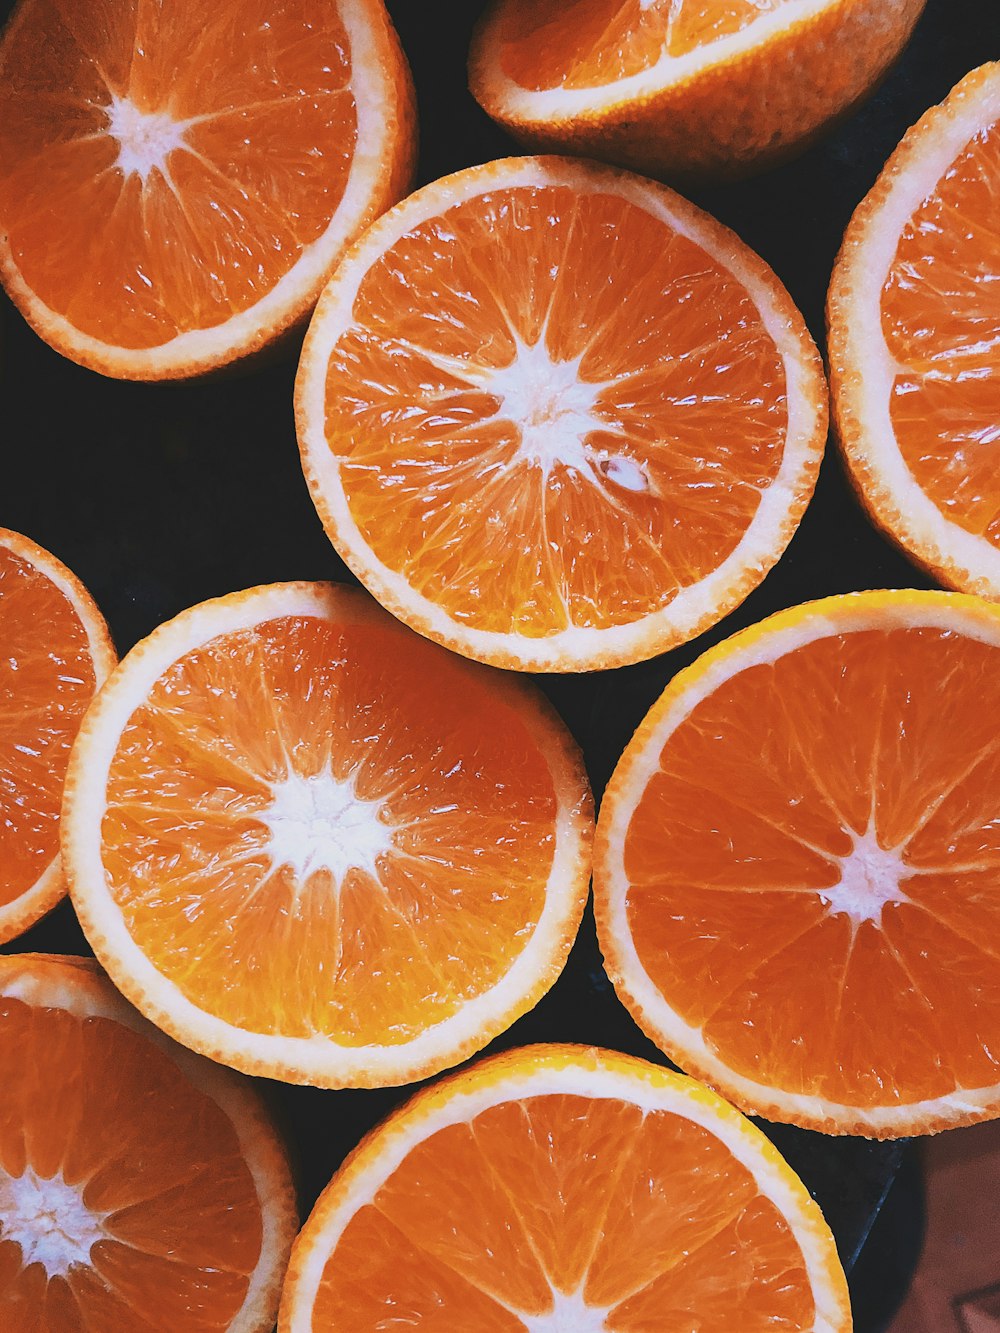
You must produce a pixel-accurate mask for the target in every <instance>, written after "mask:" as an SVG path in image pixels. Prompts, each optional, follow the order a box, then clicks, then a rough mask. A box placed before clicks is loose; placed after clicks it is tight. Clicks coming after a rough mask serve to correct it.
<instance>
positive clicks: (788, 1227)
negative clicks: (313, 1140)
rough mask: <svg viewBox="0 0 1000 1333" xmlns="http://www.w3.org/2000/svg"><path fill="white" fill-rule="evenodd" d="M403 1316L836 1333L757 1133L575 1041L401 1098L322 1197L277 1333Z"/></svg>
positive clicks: (811, 1240)
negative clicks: (573, 1044)
mask: <svg viewBox="0 0 1000 1333" xmlns="http://www.w3.org/2000/svg"><path fill="white" fill-rule="evenodd" d="M721 1275H725V1280H724V1281H722V1280H720V1278H721ZM401 1314H403V1315H404V1317H405V1318H407V1319H408V1320H410V1321H411V1322H413V1323H415V1324H416V1323H419V1325H420V1327H421V1328H424V1327H427V1328H431V1329H440V1330H442V1331H443V1330H445V1329H458V1328H462V1329H465V1328H470V1329H471V1328H476V1329H484V1330H489V1331H490V1333H525V1330H528V1331H529V1333H556V1330H560V1329H572V1330H573V1333H590V1330H594V1333H597V1330H607V1333H641V1331H642V1330H645V1329H650V1328H653V1327H655V1328H668V1327H671V1328H672V1327H674V1326H677V1327H680V1326H682V1325H684V1326H687V1325H692V1326H693V1325H694V1324H695V1323H697V1324H698V1326H699V1327H701V1326H704V1327H712V1328H727V1327H736V1326H737V1325H738V1326H739V1328H740V1329H741V1330H746V1333H754V1330H761V1333H763V1330H764V1329H771V1328H775V1327H781V1328H786V1329H789V1330H794V1329H800V1330H806V1329H810V1330H812V1329H823V1330H827V1333H833V1330H842V1329H846V1328H848V1327H849V1316H848V1314H847V1305H846V1289H845V1287H844V1282H843V1275H842V1274H841V1273H840V1271H839V1266H838V1264H837V1260H836V1252H835V1250H834V1248H833V1242H832V1238H831V1237H830V1236H829V1233H828V1232H827V1231H826V1228H825V1227H824V1225H823V1222H822V1218H821V1217H820V1215H819V1211H818V1209H817V1208H816V1207H815V1205H814V1204H812V1202H811V1200H809V1199H808V1196H807V1195H806V1193H805V1191H804V1189H803V1188H802V1186H801V1184H800V1183H799V1182H798V1180H797V1179H796V1178H795V1176H794V1175H793V1173H792V1172H791V1171H790V1170H789V1169H788V1167H787V1166H786V1165H785V1163H784V1162H782V1160H781V1159H780V1157H778V1155H777V1153H776V1152H775V1151H774V1149H773V1148H772V1147H771V1146H770V1144H768V1143H767V1140H766V1139H764V1137H763V1135H761V1134H760V1133H759V1131H756V1130H754V1129H753V1127H752V1126H750V1125H749V1124H748V1122H746V1121H745V1120H743V1118H742V1117H741V1116H739V1115H738V1114H737V1113H735V1112H734V1111H733V1110H732V1109H731V1108H730V1107H728V1106H726V1105H725V1103H723V1102H722V1101H721V1100H720V1099H718V1098H716V1097H714V1096H712V1095H711V1094H709V1093H708V1092H707V1091H706V1090H705V1089H703V1088H701V1087H699V1085H697V1084H694V1083H692V1082H691V1081H690V1080H688V1079H683V1078H679V1077H678V1076H676V1075H673V1074H669V1073H667V1072H666V1071H663V1070H658V1069H656V1068H655V1067H653V1066H651V1065H647V1064H644V1063H643V1062H641V1061H637V1060H632V1059H629V1058H628V1057H624V1056H617V1055H612V1054H610V1053H608V1052H598V1051H593V1050H589V1051H588V1050H584V1049H582V1048H572V1047H534V1048H528V1049H525V1050H520V1051H514V1052H512V1053H511V1054H510V1055H508V1056H505V1057H500V1058H499V1059H494V1060H489V1061H484V1062H482V1063H481V1064H479V1065H478V1066H474V1067H473V1068H472V1069H471V1070H469V1071H465V1072H463V1073H462V1074H460V1075H457V1076H455V1077H453V1078H451V1079H449V1080H446V1081H445V1082H444V1083H442V1084H439V1085H438V1086H437V1087H436V1088H434V1089H433V1090H432V1091H431V1092H429V1093H427V1094H424V1095H422V1096H418V1097H417V1098H415V1099H414V1101H413V1102H411V1103H410V1104H409V1106H408V1107H406V1108H404V1109H403V1110H402V1111H401V1112H398V1113H397V1114H396V1115H395V1116H394V1117H392V1118H391V1119H390V1120H389V1121H388V1122H387V1123H386V1124H385V1125H383V1126H382V1127H381V1128H379V1129H377V1130H375V1131H374V1132H373V1134H372V1135H371V1136H370V1137H369V1138H368V1140H366V1142H365V1143H364V1144H362V1146H361V1148H360V1149H359V1150H357V1152H356V1153H355V1154H354V1155H353V1156H352V1157H351V1158H350V1159H349V1160H348V1162H347V1164H346V1165H345V1166H344V1168H342V1170H341V1172H339V1173H338V1175H337V1176H335V1177H334V1180H333V1181H332V1182H331V1184H330V1186H329V1187H328V1189H327V1190H326V1191H325V1192H324V1194H323V1195H322V1196H321V1198H320V1200H319V1203H318V1204H317V1206H316V1209H315V1211H314V1212H313V1215H312V1216H311V1217H310V1219H309V1221H308V1222H307V1224H306V1226H305V1228H304V1229H303V1231H302V1233H301V1235H300V1238H299V1240H298V1242H297V1245H296V1249H295V1253H294V1255H293V1259H292V1264H291V1267H290V1271H289V1278H288V1281H287V1282H286V1287H285V1292H284V1295H283V1298H282V1310H281V1321H280V1327H281V1329H282V1330H287V1331H288V1333H292V1331H293V1330H294V1333H306V1331H307V1330H312V1329H316V1330H319V1329H326V1328H335V1327H340V1326H344V1327H348V1326H349V1327H350V1328H351V1329H353V1330H356V1331H357V1333H367V1331H368V1330H372V1333H374V1330H375V1329H378V1328H382V1327H384V1326H385V1321H386V1319H387V1318H391V1317H394V1316H395V1317H398V1316H399V1315H401Z"/></svg>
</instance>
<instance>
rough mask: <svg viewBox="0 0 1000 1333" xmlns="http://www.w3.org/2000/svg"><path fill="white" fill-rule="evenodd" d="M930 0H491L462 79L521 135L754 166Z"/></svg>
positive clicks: (599, 150) (694, 164)
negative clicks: (565, 0)
mask: <svg viewBox="0 0 1000 1333" xmlns="http://www.w3.org/2000/svg"><path fill="white" fill-rule="evenodd" d="M923 6H924V0H709V2H708V3H705V0H573V2H572V3H569V4H562V3H559V0H496V2H495V3H494V4H492V5H491V6H490V7H489V8H488V9H487V11H486V13H485V14H484V16H483V18H482V20H481V22H480V24H479V26H478V28H477V30H476V32H475V34H474V36H473V41H472V47H471V50H470V55H469V83H470V87H471V89H472V92H473V94H474V96H475V97H476V98H477V99H478V101H479V102H480V103H481V104H482V106H483V107H484V108H485V110H486V111H487V112H488V113H489V114H490V115H491V116H492V117H494V119H496V120H498V121H499V122H500V123H501V124H502V125H504V126H505V127H506V128H507V129H509V130H510V131H512V132H513V133H514V134H515V135H517V136H518V137H519V138H520V139H521V140H522V141H523V142H525V143H526V144H528V145H529V146H531V147H533V148H535V149H539V148H547V149H550V150H556V151H567V152H575V153H583V154H586V155H588V156H593V157H596V158H600V159H602V160H604V161H608V162H613V163H616V164H617V165H620V166H629V167H633V168H635V169H636V170H639V171H645V172H648V173H649V174H650V175H656V176H661V175H665V176H666V177H667V178H673V177H683V176H689V177H728V176H738V175H746V174H748V173H750V172H753V171H759V170H761V169H763V168H764V167H766V166H768V165H771V164H772V163H774V162H775V161H777V160H780V159H781V158H783V157H787V156H789V155H790V154H791V153H793V152H795V151H801V150H802V148H803V147H805V145H806V144H807V143H808V142H809V141H810V140H811V139H813V138H815V137H816V135H817V134H819V133H820V132H821V131H822V130H823V129H825V128H826V127H827V126H828V125H830V124H831V122H833V121H835V120H836V119H838V118H840V117H842V116H843V115H844V114H846V113H847V112H848V111H850V110H851V109H853V107H854V106H856V105H857V104H858V102H860V101H861V100H862V99H863V98H864V97H865V96H867V94H868V93H869V92H870V91H871V89H872V88H873V87H874V86H875V84H876V83H877V82H878V80H879V78H880V77H881V76H882V75H883V74H884V73H885V71H886V69H887V68H888V67H889V65H890V64H891V63H892V61H893V60H894V59H895V58H896V56H897V55H898V54H899V52H900V50H901V49H902V47H903V46H904V44H905V42H906V40H907V38H908V37H909V35H910V32H911V31H912V29H913V25H914V23H915V22H916V20H917V18H918V17H919V15H920V13H921V11H922V9H923Z"/></svg>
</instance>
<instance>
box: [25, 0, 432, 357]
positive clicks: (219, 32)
mask: <svg viewBox="0 0 1000 1333" xmlns="http://www.w3.org/2000/svg"><path fill="white" fill-rule="evenodd" d="M415 144H416V136H415V120H414V111H413V97H412V90H411V87H410V82H409V73H408V71H407V67H406V62H405V60H404V58H403V55H402V53H401V51H400V48H399V44H398V41H397V39H396V35H395V32H394V30H393V28H392V26H391V24H390V22H389V19H388V17H387V15H386V12H385V9H384V6H383V4H382V0H222V3H220V4H213V5H211V6H209V7H208V9H207V10H206V7H205V6H204V5H203V4H200V3H197V0H171V3H170V4H166V5H162V4H145V3H142V0H139V3H136V0H128V2H126V3H122V4H111V5H109V4H108V3H106V0H21V3H20V4H19V5H18V7H17V10H16V11H15V13H14V16H13V18H12V19H11V21H10V24H9V26H8V27H7V30H6V32H5V34H4V36H3V40H2V43H0V277H2V279H3V283H4V285H5V287H6V288H7V291H8V293H9V294H10V296H11V297H12V298H13V300H14V302H15V303H16V304H17V305H18V306H19V307H20V309H21V311H22V313H23V314H24V316H25V318H26V319H28V321H29V322H30V323H31V324H32V325H33V326H34V328H35V329H36V331H37V332H38V333H39V334H40V335H41V336H42V337H43V338H44V339H45V340H46V341H47V342H49V343H51V344H52V346H53V347H55V348H57V350H58V351H60V352H62V353H63V354H64V355H65V356H68V357H71V358H72V359H73V360H74V361H79V362H80V363H81V364H83V365H85V366H90V367H91V368H92V369H94V370H98V371H101V372H102V373H103V374H105V375H116V376H121V377H123V378H129V379H170V378H177V377H180V376H186V375H193V374H197V373H200V372H202V371H207V370H211V369H214V368H215V367H218V366H222V365H225V364H227V363H229V362H231V361H233V360H234V359H236V358H238V357H242V356H245V355H247V354H248V353H252V352H256V351H258V350H259V349H260V348H262V347H264V346H266V345H268V344H270V343H272V342H273V341H274V340H275V339H276V338H277V337H279V335H281V334H283V333H285V332H286V331H288V330H290V329H292V328H294V326H296V325H297V324H298V323H299V322H301V321H302V320H303V319H304V318H305V317H306V316H307V315H308V313H309V311H310V310H311V309H312V306H313V304H314V303H315V301H316V298H317V296H318V295H319V292H320V290H321V288H322V286H323V284H324V282H325V281H326V279H327V277H328V275H329V273H330V270H331V268H332V267H333V265H334V264H335V263H336V261H337V259H338V257H339V255H340V253H341V251H342V250H343V248H344V246H345V245H346V244H347V243H348V242H349V241H350V240H351V239H352V237H353V236H354V235H355V234H356V233H357V232H358V231H359V230H360V229H361V228H362V227H363V226H364V225H365V224H366V223H368V222H370V221H371V220H372V219H373V218H374V217H377V216H378V214H379V213H380V212H382V210H383V209H385V208H387V207H388V206H389V205H390V204H392V203H395V201H396V200H397V199H398V198H399V197H400V195H402V194H403V193H405V191H406V189H407V183H408V180H409V176H410V172H411V168H412V164H413V157H414V152H415Z"/></svg>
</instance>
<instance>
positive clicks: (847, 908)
mask: <svg viewBox="0 0 1000 1333" xmlns="http://www.w3.org/2000/svg"><path fill="white" fill-rule="evenodd" d="M908 873H909V871H908V870H907V867H906V864H905V862H904V861H903V858H902V857H901V856H900V854H899V851H898V849H895V848H894V849H892V850H891V851H886V850H885V848H884V847H880V846H879V842H878V838H877V837H876V836H875V830H874V828H869V829H868V830H867V832H865V833H857V834H855V835H854V850H853V851H852V852H850V853H849V854H848V855H847V856H844V857H841V858H840V879H839V880H838V882H837V883H836V884H834V885H833V887H832V888H829V889H821V890H820V897H821V898H822V899H823V901H824V902H825V903H827V904H828V906H829V908H830V912H831V913H832V914H834V915H836V914H838V913H844V914H845V915H846V916H848V917H850V919H851V921H852V923H853V924H854V926H855V927H857V926H860V925H861V923H862V922H864V921H873V922H874V923H875V924H876V925H880V924H881V921H882V911H883V909H884V908H885V907H886V906H887V904H890V903H905V902H907V901H908V899H907V897H906V894H905V893H904V892H903V891H902V889H901V888H900V887H899V883H900V880H901V879H903V878H904V877H905V876H906V875H907V874H908Z"/></svg>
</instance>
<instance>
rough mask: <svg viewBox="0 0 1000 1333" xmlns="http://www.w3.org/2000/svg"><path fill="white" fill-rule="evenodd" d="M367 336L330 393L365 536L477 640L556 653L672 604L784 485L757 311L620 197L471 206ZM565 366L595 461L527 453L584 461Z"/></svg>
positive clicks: (774, 390)
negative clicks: (509, 371) (519, 390)
mask: <svg viewBox="0 0 1000 1333" xmlns="http://www.w3.org/2000/svg"><path fill="white" fill-rule="evenodd" d="M352 315H353V321H352V324H351V325H350V327H349V328H348V330H347V331H346V332H345V333H344V334H343V335H342V336H341V337H340V339H339V340H338V342H337V343H336V344H335V346H334V348H333V351H332V354H331V356H330V362H329V370H328V375H327V387H326V436H327V440H328V442H329V447H330V448H331V450H332V451H333V453H334V455H335V456H336V458H337V459H338V461H339V472H340V481H341V484H342V485H343V488H344V492H345V495H346V498H347V502H348V505H349V507H350V510H351V514H352V517H353V519H354V521H355V522H356V523H357V525H358V528H359V529H360V531H361V534H362V536H363V538H364V540H365V542H367V543H368V545H369V546H370V547H371V549H372V550H373V551H374V553H375V555H376V556H377V557H378V559H379V560H380V561H381V562H382V563H383V564H384V565H386V566H387V567H388V568H389V569H390V570H392V571H395V572H396V573H398V574H401V575H402V576H403V577H404V578H405V579H406V581H407V583H408V584H409V585H410V587H412V588H413V589H414V590H415V591H416V592H418V593H420V594H422V595H423V596H425V597H426V598H428V599H429V600H430V601H431V602H432V603H434V604H436V605H437V606H440V607H442V608H443V609H444V610H445V611H446V612H447V613H448V615H449V616H451V617H453V618H454V619H455V620H456V621H458V622H461V623H464V624H466V625H469V626H473V627H475V628H477V629H481V630H486V631H491V632H497V633H517V634H520V635H524V636H527V637H530V638H539V637H543V636H546V635H550V634H554V633H557V632H559V631H561V630H564V629H566V628H568V627H572V626H587V627H596V628H601V629H603V628H607V627H609V626H614V625H621V624H628V623H631V622H634V621H635V620H637V619H639V618H641V617H642V616H645V615H648V614H651V613H653V612H654V611H657V610H659V609H661V608H662V607H665V606H667V605H668V604H669V603H670V602H671V601H673V599H674V598H675V597H676V595H677V593H678V592H679V591H680V590H681V589H682V588H685V587H687V586H688V585H690V584H693V583H697V582H698V581H699V580H701V579H702V578H704V576H705V575H706V574H708V573H709V572H710V571H712V570H714V569H715V568H716V567H717V566H718V565H719V564H720V563H721V562H722V560H723V559H725V557H726V556H728V555H729V554H730V553H731V552H732V550H733V549H734V548H735V546H736V545H737V543H738V542H739V540H740V538H741V537H742V536H743V534H744V532H745V531H746V528H747V527H748V526H749V524H750V522H751V520H752V518H753V516H754V514H755V513H756V511H757V508H758V506H759V503H760V496H761V492H762V491H763V490H764V489H766V488H767V486H768V485H769V484H770V483H771V482H772V481H773V479H774V477H775V475H776V473H777V471H778V469H779V467H780V465H781V459H782V452H783V448H784V440H785V432H786V429H787V403H786V398H785V372H784V367H783V365H782V361H781V357H780V354H779V352H778V350H777V348H776V346H775V344H774V342H773V340H772V338H771V337H770V335H769V334H768V333H767V331H766V330H765V328H764V326H763V323H762V321H761V317H760V314H759V312H758V310H757V307H756V306H755V304H754V303H753V301H752V300H751V298H750V295H749V293H748V292H747V290H746V289H745V288H744V287H743V286H742V285H741V284H740V283H739V282H738V281H737V280H736V279H735V278H734V277H733V276H732V275H731V274H730V273H729V272H728V271H727V270H725V269H724V268H723V267H722V265H721V264H720V263H719V262H718V261H717V260H714V259H712V258H711V257H710V256H709V255H708V254H707V253H706V252H705V251H704V250H702V249H701V248H700V247H699V246H697V245H695V244H694V243H693V242H692V241H689V240H688V239H686V238H685V237H683V236H681V235H679V234H678V233H677V232H675V231H674V230H672V228H670V227H669V226H668V225H667V224H666V223H665V222H664V221H662V220H661V219H659V218H657V217H654V216H653V215H652V214H650V213H648V212H646V211H645V210H644V209H643V208H641V207H639V206H638V205H637V204H635V203H632V202H630V201H629V200H627V199H624V198H622V197H620V196H618V195H614V194H611V193H603V192H600V191H595V192H592V193H590V192H586V193H585V192H580V191H578V190H576V189H573V188H570V187H569V186H562V185H559V186H556V185H552V186H537V187H536V186H516V187H509V188H506V189H504V188H500V189H496V190H493V191H488V192H486V193H484V194H480V195H477V196H475V197H473V198H471V199H468V200H466V201H464V202H462V203H460V204H456V205H455V206H454V207H452V208H450V209H448V210H447V211H446V212H444V213H443V214H442V215H441V216H440V217H436V218H433V219H431V220H429V221H427V222H424V223H420V224H417V225H415V226H414V227H413V228H412V229H411V230H410V231H409V232H407V234H406V235H404V236H403V237H402V238H401V239H400V240H399V241H397V242H396V243H395V244H393V245H391V246H390V247H389V248H388V249H387V250H386V252H385V253H384V254H383V255H382V256H380V257H379V259H378V260H377V261H376V262H375V263H374V264H373V265H372V266H371V268H370V269H369V270H368V271H367V273H366V274H365V277H364V279H363V280H362V283H361V286H360V288H359V290H358V293H357V296H356V298H355V300H354V304H353V310H352ZM524 348H527V349H529V355H530V349H532V348H536V349H538V350H543V351H544V355H543V356H542V358H541V359H540V360H539V361H538V368H537V369H536V371H535V373H534V377H533V379H532V380H531V381H530V384H529V389H528V392H527V394H526V398H525V403H526V405H525V403H518V402H516V401H515V402H514V403H512V402H511V401H509V400H508V398H505V397H503V396H502V395H501V396H498V395H497V394H495V393H491V392H490V391H489V384H490V381H491V377H492V376H493V375H494V374H495V372H496V371H497V370H498V369H502V368H505V367H508V366H509V365H510V364H511V363H512V362H514V361H515V359H516V358H517V357H518V356H523V355H524ZM551 363H556V366H557V367H559V366H561V365H569V366H570V367H572V366H573V365H576V364H577V363H578V371H573V370H570V372H569V374H570V378H571V380H572V381H574V382H575V379H576V375H577V374H578V375H579V378H580V379H581V380H582V381H583V382H584V386H585V388H584V393H589V394H590V395H591V396H592V397H593V399H594V400H595V401H594V407H593V411H592V414H591V417H590V420H591V421H592V423H593V427H594V428H593V429H589V428H588V429H587V431H586V434H585V436H584V438H583V443H584V448H585V450H586V452H587V458H586V459H585V460H583V461H580V460H579V458H577V461H576V462H575V463H574V462H573V460H572V458H571V459H570V461H569V462H563V461H561V460H560V459H559V457H558V456H557V457H555V458H554V459H543V458H542V457H541V455H539V454H538V453H536V452H535V451H534V444H532V443H531V440H530V439H529V437H532V438H533V439H534V440H535V441H536V442H537V441H539V440H540V441H541V445H542V447H543V448H544V450H546V451H554V452H555V454H556V455H558V454H559V452H560V450H562V451H563V452H564V453H565V451H566V448H570V452H571V453H572V447H571V445H566V442H567V441H568V440H572V438H573V436H574V422H576V421H578V420H579V417H578V416H576V415H575V408H574V402H575V394H576V389H575V387H571V388H570V389H569V390H568V391H567V393H566V394H565V395H564V396H563V397H561V398H559V397H558V396H557V397H556V398H555V399H552V398H551V396H550V395H549V396H547V392H548V390H547V386H548V385H549V384H550V383H551V382H552V381H553V379H554V376H553V375H552V373H551V372H550V371H549V370H548V369H547V366H548V365H549V364H551ZM560 374H561V372H560ZM588 386H589V387H588ZM577 438H579V434H578V433H577ZM564 446H565V447H564Z"/></svg>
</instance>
